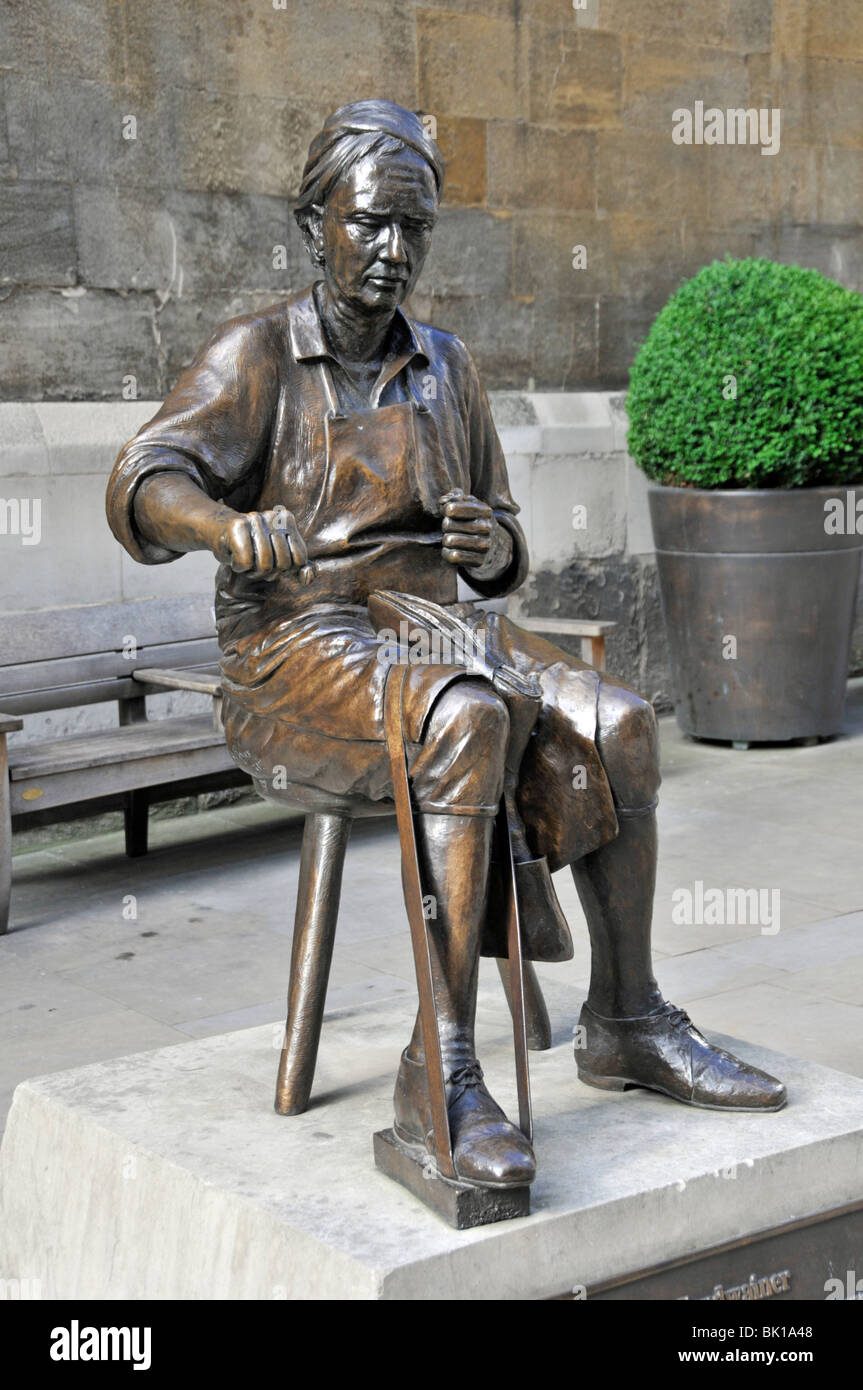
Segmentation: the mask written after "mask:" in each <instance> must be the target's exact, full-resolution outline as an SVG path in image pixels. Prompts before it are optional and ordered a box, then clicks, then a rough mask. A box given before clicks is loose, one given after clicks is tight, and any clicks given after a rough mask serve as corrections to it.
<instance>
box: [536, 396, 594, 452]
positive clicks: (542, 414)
mask: <svg viewBox="0 0 863 1390" xmlns="http://www.w3.org/2000/svg"><path fill="white" fill-rule="evenodd" d="M531 399H532V401H533V405H534V409H535V411H536V419H537V422H538V424H539V425H540V428H541V431H542V434H541V441H540V448H539V452H541V453H542V454H566V455H569V456H572V455H575V454H590V455H592V456H594V457H596V456H598V455H600V454H611V453H613V452H614V422H613V420H612V416H611V409H610V404H609V402H610V397H609V396H608V394H607V393H606V392H603V391H545V392H537V393H536V394H535V395H533V396H532V398H531Z"/></svg>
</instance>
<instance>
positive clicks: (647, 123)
mask: <svg viewBox="0 0 863 1390" xmlns="http://www.w3.org/2000/svg"><path fill="white" fill-rule="evenodd" d="M748 97H749V81H748V76H747V68H746V59H745V57H744V56H743V55H742V54H738V53H729V52H727V51H726V50H724V49H720V48H709V47H707V46H706V45H704V44H702V43H693V42H692V41H691V40H689V41H687V40H685V39H670V38H664V39H662V40H659V41H657V40H646V41H642V40H639V39H630V40H628V41H627V42H626V44H625V46H624V49H623V121H624V125H625V126H626V128H627V129H629V130H645V131H648V130H649V131H652V132H654V133H655V134H657V135H663V136H665V137H666V138H667V139H668V141H669V142H670V141H671V130H672V115H673V113H674V111H675V110H677V109H678V107H688V108H690V109H692V107H693V105H694V103H695V102H696V101H703V102H704V105H705V108H707V107H710V106H720V107H722V108H723V109H725V108H726V107H729V106H731V107H745V106H746V105H747V101H748ZM674 148H675V149H677V148H679V147H678V146H674Z"/></svg>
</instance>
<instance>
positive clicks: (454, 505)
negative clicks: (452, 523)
mask: <svg viewBox="0 0 863 1390" xmlns="http://www.w3.org/2000/svg"><path fill="white" fill-rule="evenodd" d="M444 516H449V517H452V518H453V519H454V520H456V521H476V520H478V519H479V518H480V517H485V518H486V519H487V520H489V521H490V520H491V517H492V510H491V507H487V506H486V504H485V503H484V502H448V503H447V504H446V506H445V507H444Z"/></svg>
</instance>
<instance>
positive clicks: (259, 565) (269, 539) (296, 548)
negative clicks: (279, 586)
mask: <svg viewBox="0 0 863 1390" xmlns="http://www.w3.org/2000/svg"><path fill="white" fill-rule="evenodd" d="M213 554H214V555H215V556H216V559H217V560H221V561H222V563H223V564H226V565H230V566H231V569H232V570H234V571H235V572H236V573H238V574H251V575H254V576H256V577H260V578H267V577H269V578H273V579H274V578H275V577H276V575H278V574H284V573H286V572H288V571H290V570H295V569H296V570H304V569H307V568H308V562H309V555H308V551H307V550H306V543H305V541H304V540H303V538H302V536H301V535H300V531H299V527H298V526H297V521H296V517H295V516H294V514H293V512H289V511H288V509H287V507H273V508H272V509H271V510H270V511H266V512H245V513H244V512H237V513H236V515H235V516H234V517H233V518H232V519H231V520H229V521H228V522H227V524H225V525H223V526H222V527H221V528H220V529H219V530H218V531H217V533H216V535H215V538H214V541H213ZM308 573H309V578H311V570H310V569H308Z"/></svg>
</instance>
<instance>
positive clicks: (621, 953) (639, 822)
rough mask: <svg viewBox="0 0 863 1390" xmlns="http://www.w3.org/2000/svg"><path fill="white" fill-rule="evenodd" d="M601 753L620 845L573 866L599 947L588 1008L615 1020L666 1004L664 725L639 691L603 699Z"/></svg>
mask: <svg viewBox="0 0 863 1390" xmlns="http://www.w3.org/2000/svg"><path fill="white" fill-rule="evenodd" d="M597 746H598V749H599V752H600V756H601V757H602V760H603V765H604V767H605V771H606V775H607V777H608V780H609V784H610V786H611V790H612V794H613V796H614V800H615V803H616V808H617V815H618V823H619V827H620V829H619V832H618V835H617V837H616V838H615V839H614V840H611V841H609V842H608V843H607V844H605V845H602V846H601V847H600V848H599V849H597V850H594V851H593V853H591V854H588V855H585V857H584V858H583V859H580V860H578V861H577V862H576V863H575V864H573V865H572V874H573V878H574V880H575V885H576V888H577V890H578V895H579V898H580V899H581V904H582V907H583V908H584V913H585V916H586V918H587V925H588V930H589V932H590V944H591V976H590V993H589V995H588V1002H589V1004H590V1006H591V1008H592V1009H594V1010H595V1011H596V1012H597V1013H599V1014H602V1015H603V1016H605V1017H607V1018H627V1017H635V1016H637V1015H639V1014H646V1013H650V1012H651V1010H653V1009H655V1008H656V1007H657V1006H658V1005H659V1004H660V1003H661V1002H662V996H661V994H660V992H659V987H658V985H657V983H656V980H655V979H654V976H653V964H652V956H651V941H650V936H651V922H652V917H653V894H654V889H655V886H656V858H657V832H656V814H655V811H654V809H653V807H654V806H655V801H656V792H657V788H658V786H659V758H658V744H657V734H656V718H655V716H654V713H653V710H652V708H651V707H650V705H648V704H647V703H646V701H644V700H641V699H640V698H639V697H638V696H637V695H634V694H633V693H632V692H631V691H628V690H625V689H624V688H622V687H617V686H610V685H609V686H604V687H603V688H602V690H601V691H600V697H599V702H598V720H597Z"/></svg>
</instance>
